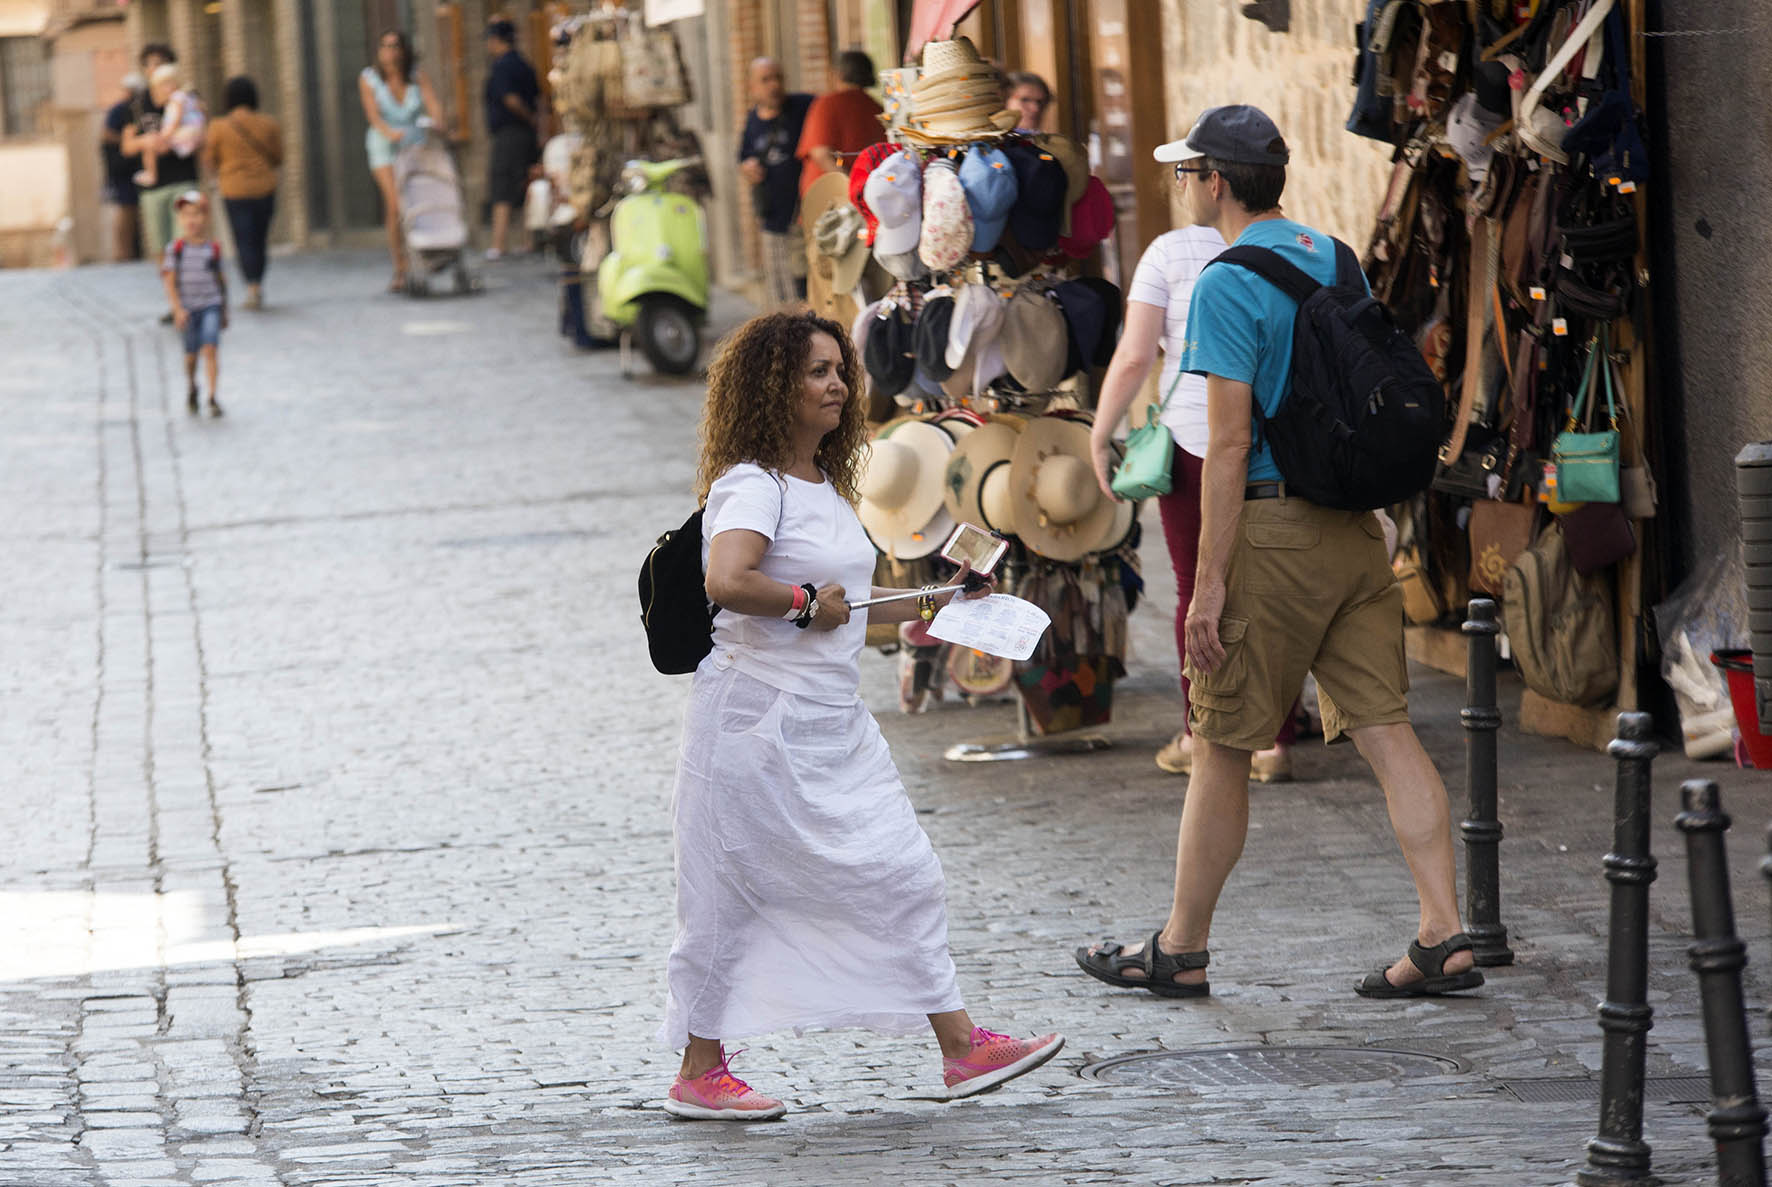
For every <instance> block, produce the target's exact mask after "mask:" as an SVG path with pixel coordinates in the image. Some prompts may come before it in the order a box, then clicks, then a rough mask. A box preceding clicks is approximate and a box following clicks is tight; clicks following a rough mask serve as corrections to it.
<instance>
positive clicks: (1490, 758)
mask: <svg viewBox="0 0 1772 1187" xmlns="http://www.w3.org/2000/svg"><path fill="white" fill-rule="evenodd" d="M1464 633H1465V635H1466V636H1467V637H1468V638H1469V639H1470V656H1469V659H1468V661H1467V663H1466V665H1465V707H1464V708H1463V709H1462V710H1460V711H1459V714H1458V719H1459V721H1460V722H1461V723H1463V725H1464V729H1465V735H1464V779H1465V786H1466V788H1468V789H1469V792H1470V815H1469V818H1468V819H1466V820H1465V821H1464V822H1463V823H1461V824H1460V825H1459V826H1458V831H1459V832H1460V833H1462V834H1463V835H1464V851H1465V861H1464V877H1465V906H1464V914H1465V921H1464V930H1465V934H1467V935H1469V936H1470V938H1471V948H1472V953H1471V954H1472V957H1473V958H1474V959H1475V960H1476V962H1477V963H1478V964H1479V965H1485V966H1494V965H1502V964H1512V963H1513V962H1514V953H1513V949H1511V948H1509V947H1508V946H1507V928H1506V927H1505V926H1503V925H1502V922H1501V821H1500V820H1499V819H1498V818H1497V811H1496V794H1495V780H1496V763H1495V733H1496V731H1497V730H1499V729H1500V728H1501V710H1500V709H1498V708H1496V706H1495V637H1496V636H1497V635H1499V634H1500V633H1501V626H1500V624H1499V623H1497V622H1496V621H1495V603H1494V602H1493V601H1492V600H1490V599H1489V598H1472V599H1471V602H1470V618H1469V619H1468V620H1466V622H1465V624H1464Z"/></svg>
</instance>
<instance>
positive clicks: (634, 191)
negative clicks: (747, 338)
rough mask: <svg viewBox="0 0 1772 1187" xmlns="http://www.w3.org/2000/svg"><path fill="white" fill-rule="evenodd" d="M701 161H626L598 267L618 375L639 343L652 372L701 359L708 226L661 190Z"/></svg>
mask: <svg viewBox="0 0 1772 1187" xmlns="http://www.w3.org/2000/svg"><path fill="white" fill-rule="evenodd" d="M700 164H701V159H700V158H699V157H682V158H679V159H677V160H674V161H629V162H628V163H627V165H626V166H625V167H624V168H623V169H622V172H621V181H620V183H619V184H618V186H617V191H618V192H619V193H620V194H621V195H622V196H621V197H620V198H618V199H617V200H616V202H615V205H614V209H613V211H612V213H611V214H610V216H609V239H610V248H609V252H608V254H607V255H605V256H604V257H603V260H602V262H601V263H600V264H599V265H598V267H597V297H598V305H599V307H600V308H599V312H600V313H601V314H602V316H603V317H604V318H605V319H607V320H608V321H609V322H610V323H611V324H613V325H614V326H615V327H616V328H617V329H618V330H619V331H620V332H621V347H622V368H621V369H622V374H623V375H632V373H633V371H632V368H631V367H630V365H629V359H630V357H631V355H630V351H631V343H632V342H633V341H635V340H638V342H639V346H640V350H641V352H642V353H643V354H645V356H646V361H647V362H649V363H651V364H652V367H653V369H654V370H656V371H660V372H663V373H665V374H667V375H684V374H687V373H688V372H689V371H690V370H691V369H692V368H694V366H695V362H696V359H697V358H698V357H699V356H700V355H701V327H702V325H703V323H705V322H706V320H707V313H708V238H707V222H706V219H705V217H704V216H703V214H702V211H701V206H700V205H699V204H698V203H697V202H696V201H695V200H694V199H692V198H688V197H686V196H684V195H682V194H677V193H672V192H670V191H669V190H667V189H665V184H666V182H668V181H669V180H670V179H671V178H672V177H673V176H675V175H676V174H677V173H680V172H682V171H683V170H684V169H689V168H692V167H694V166H697V165H700Z"/></svg>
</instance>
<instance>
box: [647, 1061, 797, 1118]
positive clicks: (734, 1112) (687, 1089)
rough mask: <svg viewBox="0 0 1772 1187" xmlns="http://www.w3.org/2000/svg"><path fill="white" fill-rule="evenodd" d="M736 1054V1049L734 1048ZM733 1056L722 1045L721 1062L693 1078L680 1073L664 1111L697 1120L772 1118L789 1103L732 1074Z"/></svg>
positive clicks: (666, 1099)
mask: <svg viewBox="0 0 1772 1187" xmlns="http://www.w3.org/2000/svg"><path fill="white" fill-rule="evenodd" d="M734 1054H737V1052H734ZM731 1062H732V1056H730V1055H728V1054H726V1049H725V1048H724V1047H722V1048H720V1062H719V1063H717V1064H715V1065H714V1066H713V1067H712V1068H710V1069H709V1070H708V1071H706V1072H704V1073H703V1074H701V1075H699V1076H697V1077H696V1078H695V1079H693V1080H685V1079H684V1078H683V1076H682V1074H681V1073H679V1074H678V1075H677V1079H676V1081H675V1082H674V1083H672V1085H671V1092H670V1095H669V1096H667V1097H665V1102H664V1109H665V1112H667V1113H669V1114H671V1115H672V1116H674V1117H688V1118H690V1119H691V1120H694V1121H773V1120H775V1119H776V1118H777V1117H779V1116H781V1115H782V1114H783V1113H785V1112H787V1111H788V1107H787V1106H786V1105H784V1104H782V1103H781V1102H780V1101H778V1100H776V1099H775V1098H774V1097H772V1096H764V1095H763V1094H762V1093H761V1092H758V1091H757V1090H756V1089H755V1088H752V1087H751V1086H750V1085H749V1084H746V1083H745V1082H744V1081H743V1080H741V1079H739V1078H738V1077H737V1076H735V1075H733V1074H732V1068H731V1066H730V1064H731Z"/></svg>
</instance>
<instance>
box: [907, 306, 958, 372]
mask: <svg viewBox="0 0 1772 1187" xmlns="http://www.w3.org/2000/svg"><path fill="white" fill-rule="evenodd" d="M953 320H954V298H953V294H951V293H950V292H948V291H947V290H946V289H945V288H937V289H934V290H932V291H931V292H930V294H929V297H928V299H927V300H925V301H924V302H923V311H922V312H921V313H919V314H917V325H916V332H915V335H914V339H913V340H914V343H915V348H916V352H917V366H918V367H919V368H920V369H921V370H922V371H923V373H924V374H925V375H927V376H929V378H931V379H933V380H935V382H937V383H940V382H941V381H942V380H944V379H946V378H947V377H948V376H950V375H952V374H953V373H954V368H953V365H952V364H951V363H949V362H948V361H947V354H948V330H949V327H950V326H951V325H952V323H953Z"/></svg>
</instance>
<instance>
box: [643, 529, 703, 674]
mask: <svg viewBox="0 0 1772 1187" xmlns="http://www.w3.org/2000/svg"><path fill="white" fill-rule="evenodd" d="M702 511H703V509H702V508H700V507H697V508H696V509H695V514H693V515H691V516H690V517H689V518H688V519H686V520H684V521H683V526H682V527H680V528H673V529H671V530H670V531H668V532H666V533H665V534H664V535H662V536H660V537H659V538H658V543H656V544H654V545H653V546H652V551H651V552H648V553H647V554H646V563H645V564H643V565H641V566H640V623H641V625H642V626H644V627H645V628H646V650H647V651H648V652H650V653H651V655H652V666H653V667H655V668H657V669H658V670H659V671H660V672H663V673H664V674H665V675H667V676H681V675H683V674H684V673H687V672H693V671H695V669H696V668H697V667H698V666H699V665H700V664H701V661H702V660H703V659H704V658H706V657H707V654H708V652H710V651H712V650H713V649H714V611H715V610H716V609H718V607H716V606H712V605H710V604H709V602H708V594H707V585H706V581H707V577H706V575H705V574H704V573H703V572H702V567H701V519H702Z"/></svg>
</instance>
